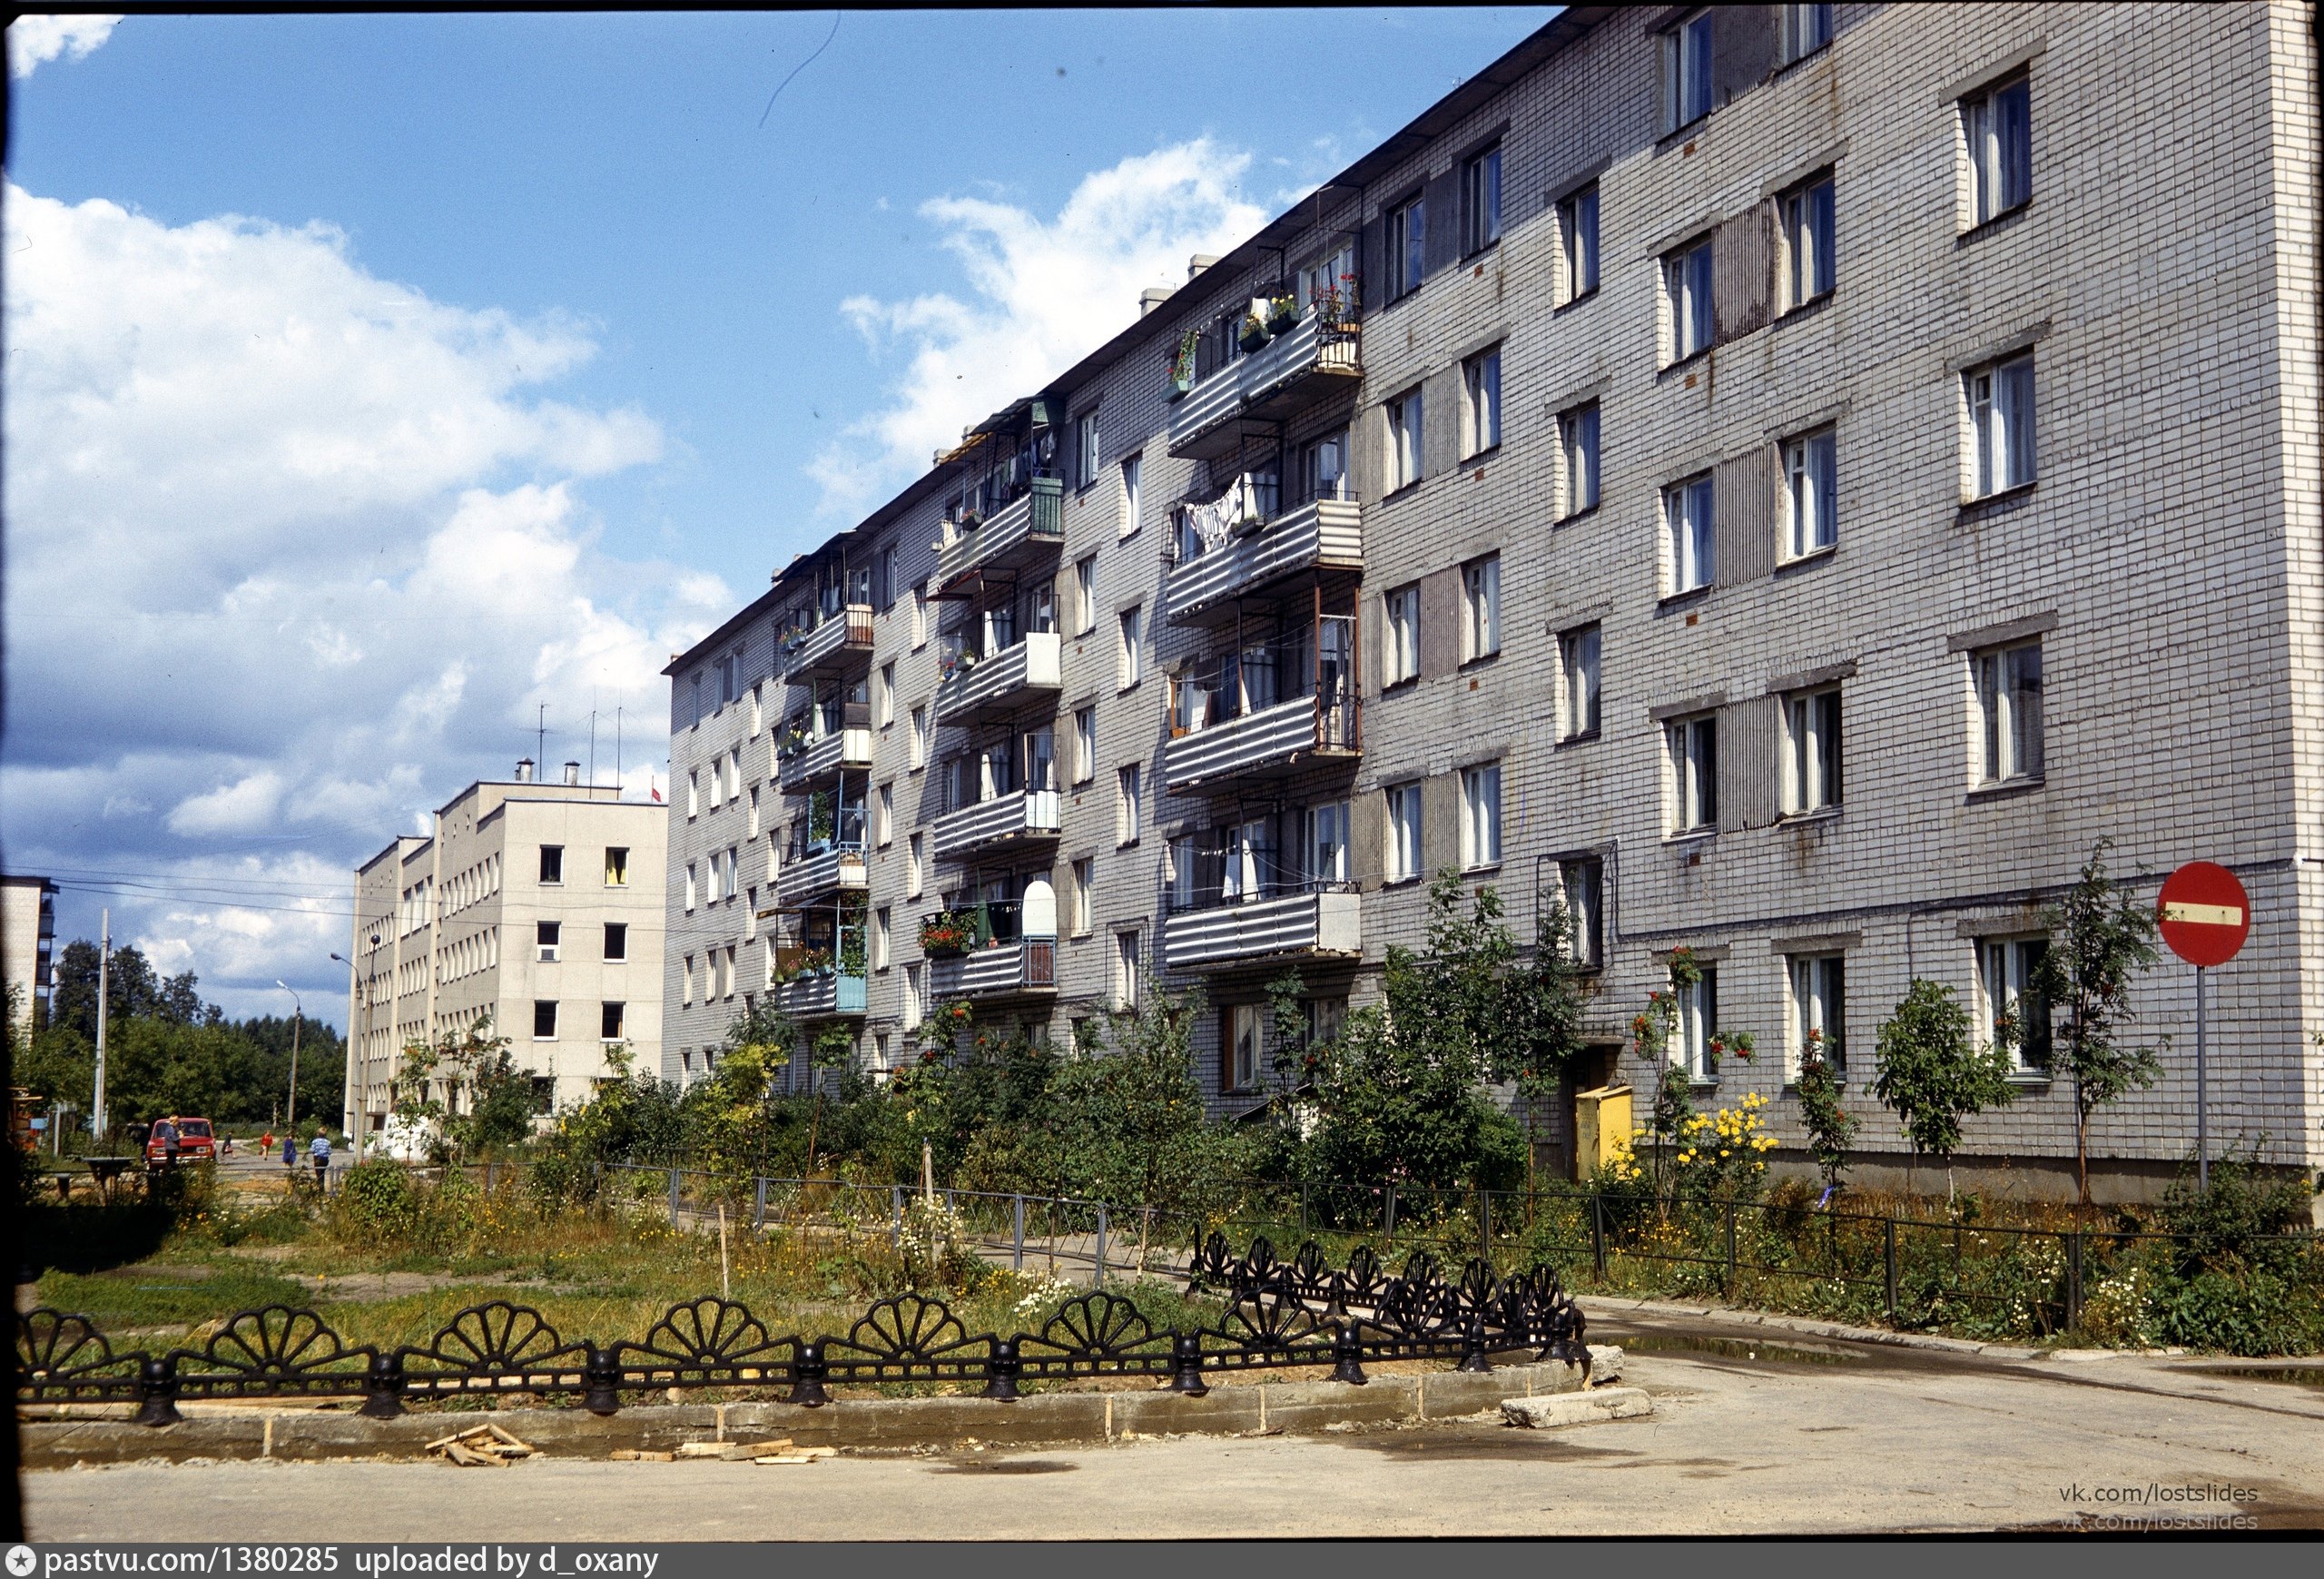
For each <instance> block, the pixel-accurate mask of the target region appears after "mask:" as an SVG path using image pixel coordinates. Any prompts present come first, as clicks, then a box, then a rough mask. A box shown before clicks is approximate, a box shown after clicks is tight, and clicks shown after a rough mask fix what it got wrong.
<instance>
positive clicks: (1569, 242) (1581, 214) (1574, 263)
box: [1557, 181, 1598, 307]
mask: <svg viewBox="0 0 2324 1579" xmlns="http://www.w3.org/2000/svg"><path fill="white" fill-rule="evenodd" d="M1597 289H1598V183H1596V182H1594V181H1593V182H1591V183H1590V184H1589V185H1588V186H1585V187H1583V188H1582V189H1581V191H1580V192H1575V193H1573V194H1572V195H1571V196H1570V197H1567V198H1565V199H1564V200H1562V201H1561V202H1559V204H1558V280H1557V304H1558V305H1559V306H1560V307H1563V306H1564V305H1565V304H1566V303H1568V302H1570V301H1581V299H1582V298H1583V297H1585V296H1588V295H1591V294H1593V293H1594V292H1595V291H1597Z"/></svg>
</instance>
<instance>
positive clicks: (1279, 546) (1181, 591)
mask: <svg viewBox="0 0 2324 1579" xmlns="http://www.w3.org/2000/svg"><path fill="white" fill-rule="evenodd" d="M1363 519H1364V509H1363V507H1362V506H1361V505H1358V504H1357V503H1356V502H1355V501H1354V499H1343V498H1324V499H1310V500H1308V501H1307V502H1306V503H1305V504H1304V505H1300V506H1298V507H1297V508H1294V509H1291V510H1288V511H1286V512H1285V513H1284V514H1282V515H1279V516H1277V517H1276V518H1275V519H1273V520H1271V521H1268V522H1265V524H1263V525H1262V526H1260V527H1259V528H1257V529H1256V531H1253V532H1250V533H1249V534H1248V535H1246V536H1238V537H1236V538H1231V539H1229V540H1228V541H1227V542H1226V543H1223V544H1221V545H1220V546H1219V547H1217V548H1211V549H1208V550H1207V551H1206V552H1204V553H1202V554H1200V555H1198V556H1196V558H1191V559H1185V560H1181V561H1179V562H1178V563H1177V564H1175V565H1172V566H1171V567H1169V569H1168V570H1167V572H1166V573H1165V574H1164V576H1163V579H1162V609H1163V617H1165V618H1167V620H1168V621H1169V622H1170V623H1171V624H1173V625H1202V624H1205V623H1207V622H1208V620H1210V619H1213V618H1216V617H1219V616H1221V615H1226V614H1232V613H1233V612H1234V604H1235V600H1236V598H1238V597H1258V596H1260V595H1262V594H1264V593H1266V592H1268V591H1269V590H1271V589H1273V588H1274V587H1275V586H1277V585H1278V584H1279V583H1281V582H1282V581H1284V580H1285V579H1286V578H1287V577H1293V576H1297V575H1301V574H1304V573H1305V572H1307V571H1310V570H1357V571H1360V570H1362V569H1363V568H1364V527H1363Z"/></svg>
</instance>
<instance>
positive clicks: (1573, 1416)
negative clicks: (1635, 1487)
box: [1501, 1387, 1654, 1430]
mask: <svg viewBox="0 0 2324 1579" xmlns="http://www.w3.org/2000/svg"><path fill="white" fill-rule="evenodd" d="M1653 1413H1654V1400H1653V1399H1651V1398H1649V1397H1648V1396H1646V1393H1645V1390H1644V1389H1643V1388H1640V1387H1597V1388H1592V1389H1591V1390H1590V1391H1589V1392H1586V1393H1563V1394H1553V1395H1549V1396H1542V1397H1533V1398H1503V1399H1502V1401H1501V1417H1502V1420H1503V1421H1505V1422H1507V1423H1508V1424H1509V1425H1512V1426H1531V1427H1533V1428H1535V1429H1537V1430H1538V1429H1541V1428H1543V1427H1547V1426H1591V1425H1595V1424H1597V1423H1598V1422H1599V1421H1600V1420H1635V1419H1639V1418H1640V1417H1642V1416H1647V1415H1651V1414H1653Z"/></svg>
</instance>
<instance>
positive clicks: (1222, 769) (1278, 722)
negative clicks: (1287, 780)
mask: <svg viewBox="0 0 2324 1579" xmlns="http://www.w3.org/2000/svg"><path fill="white" fill-rule="evenodd" d="M1360 718H1361V712H1360V709H1359V706H1358V704H1357V702H1356V700H1355V698H1354V697H1353V696H1343V697H1336V698H1334V699H1332V700H1330V701H1320V700H1318V699H1317V698H1316V697H1314V696H1295V697H1293V698H1292V699H1291V700H1290V701H1288V702H1278V703H1277V704H1275V706H1272V707H1261V708H1259V709H1257V710H1256V711H1255V712H1250V713H1246V714H1244V715H1242V716H1240V717H1237V718H1228V719H1224V720H1222V721H1221V722H1219V723H1216V724H1212V725H1206V727H1204V728H1201V729H1194V730H1188V731H1187V732H1186V733H1184V734H1181V735H1176V736H1174V737H1173V738H1172V739H1171V741H1170V743H1169V744H1168V745H1166V746H1164V747H1163V748H1162V779H1163V782H1164V784H1165V785H1167V786H1168V788H1169V791H1170V793H1171V794H1186V793H1187V792H1188V791H1190V790H1196V789H1201V788H1205V787H1207V786H1209V785H1216V784H1219V783H1222V782H1226V781H1232V780H1236V779H1251V778H1265V777H1269V776H1272V775H1279V774H1284V773H1288V772H1290V771H1292V770H1293V769H1295V768H1297V767H1301V766H1305V765H1308V764H1309V763H1310V762H1312V761H1313V760H1315V759H1316V758H1319V757H1345V758H1348V759H1350V760H1353V759H1354V757H1355V756H1356V755H1359V753H1360V752H1361V750H1362V736H1361V731H1360V728H1359V720H1360Z"/></svg>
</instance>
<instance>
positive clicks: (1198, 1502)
mask: <svg viewBox="0 0 2324 1579" xmlns="http://www.w3.org/2000/svg"><path fill="white" fill-rule="evenodd" d="M1617 1327H1627V1328H1628V1330H1627V1331H1626V1332H1624V1331H1618V1330H1617ZM1591 1336H1592V1337H1600V1336H1603V1337H1616V1338H1620V1337H1627V1338H1628V1339H1629V1340H1630V1343H1631V1344H1632V1345H1633V1346H1634V1347H1633V1348H1632V1353H1631V1357H1630V1367H1629V1373H1630V1374H1629V1378H1628V1379H1629V1380H1630V1381H1631V1382H1634V1383H1637V1384H1639V1385H1642V1386H1644V1387H1646V1388H1647V1389H1648V1390H1649V1392H1650V1393H1652V1394H1653V1395H1654V1396H1655V1399H1656V1405H1657V1413H1656V1414H1655V1416H1653V1417H1652V1418H1650V1419H1647V1420H1640V1421H1624V1422H1618V1423H1612V1424H1605V1425H1597V1426H1582V1427H1576V1428H1572V1429H1569V1430H1563V1431H1550V1432H1531V1431H1523V1430H1518V1429H1514V1428H1511V1427H1506V1426H1500V1425H1498V1424H1493V1423H1490V1422H1484V1421H1474V1422H1457V1423H1447V1424H1443V1425H1434V1426H1412V1427H1406V1428H1403V1429H1368V1430H1363V1431H1356V1432H1350V1433H1347V1434H1344V1435H1327V1436H1307V1437H1269V1438H1255V1439H1235V1438H1229V1439H1219V1438H1182V1439H1164V1440H1152V1441H1136V1442H1123V1443H1117V1444H1113V1445H1110V1446H1078V1447H1060V1448H1052V1449H1025V1450H1010V1451H1008V1452H1000V1451H989V1452H978V1451H974V1450H966V1451H962V1450H953V1451H948V1452H946V1453H943V1454H940V1455H929V1456H901V1457H856V1456H850V1457H843V1458H840V1459H835V1460H831V1461H828V1462H825V1463H821V1464H816V1465H812V1466H767V1467H761V1466H752V1465H729V1464H721V1463H704V1464H611V1463H586V1462H578V1461H574V1460H562V1461H540V1462H535V1463H530V1464H523V1465H518V1466H515V1467H513V1468H509V1469H507V1470H483V1469H477V1470H460V1469H453V1468H449V1467H447V1466H437V1465H433V1464H302V1465H285V1464H247V1463H245V1464H232V1465H208V1466H202V1465H194V1466H176V1467H162V1466H118V1467H112V1468H103V1469H84V1470H66V1471H55V1472H48V1473H43V1474H36V1475H27V1476H26V1477H25V1482H24V1488H25V1506H26V1516H27V1519H28V1522H29V1524H30V1525H31V1529H32V1532H33V1535H34V1538H35V1539H41V1540H83V1539H104V1538H117V1539H159V1538H169V1539H197V1540H207V1539H222V1540H223V1539H231V1540H251V1539H279V1538H294V1537H295V1538H305V1539H340V1540H376V1541H385V1540H407V1541H409V1540H430V1541H444V1540H453V1541H486V1540H501V1541H515V1540H524V1541H581V1540H606V1541H619V1540H625V1539H626V1540H675V1539H705V1538H708V1539H749V1538H773V1539H788V1538H799V1537H805V1538H847V1539H881V1538H899V1539H910V1538H921V1537H927V1536H931V1535H946V1536H986V1537H1043V1536H1127V1535H1154V1536H1167V1535H1182V1534H1187V1533H1190V1532H1192V1533H1200V1534H1207V1535H1258V1536H1264V1535H1483V1534H1494V1535H1521V1534H1541V1535H1549V1534H1635V1533H1645V1532H1654V1531H1661V1532H1672V1533H1699V1532H1755V1531H1819V1532H1866V1531H1889V1530H1985V1529H1995V1528H2019V1527H2027V1526H2036V1525H2053V1524H2057V1523H2060V1522H2064V1521H2071V1520H2073V1519H2074V1518H2076V1517H2079V1518H2081V1519H2083V1520H2084V1521H2085V1522H2095V1521H2099V1520H2103V1519H2107V1518H2118V1519H2119V1518H2125V1517H2127V1518H2142V1517H2143V1518H2154V1517H2163V1518H2178V1517H2184V1516H2186V1515H2189V1514H2195V1515H2202V1516H2206V1517H2208V1516H2211V1515H2221V1514H2232V1515H2244V1516H2248V1517H2250V1518H2252V1519H2254V1520H2255V1521H2256V1522H2257V1523H2258V1524H2259V1525H2260V1526H2261V1527H2264V1528H2279V1529H2280V1528H2302V1529H2319V1528H2324V1385H2319V1376H2318V1373H2317V1372H2316V1371H2315V1370H2313V1369H2311V1370H2309V1371H2307V1372H2306V1373H2305V1376H2306V1377H2307V1379H2306V1381H2305V1382H2301V1381H2298V1380H2283V1379H2275V1380H2263V1379H2258V1378H2255V1377H2239V1376H2231V1375H2221V1374H2217V1371H2216V1369H2215V1368H2211V1367H2201V1368H2199V1367H2196V1366H2194V1365H2193V1364H2191V1363H2190V1362H2183V1361H2181V1362H2165V1361H2161V1360H2150V1359H2142V1358H2131V1357H2113V1358H2106V1359H2101V1360H2097V1361H2087V1362H2080V1363H2075V1362H2070V1361H2060V1360H2055V1359H2050V1360H2039V1361H2032V1362H2013V1361H1994V1360H1991V1359H1987V1358H1981V1357H1973V1356H1962V1355H1956V1354H1930V1353H1921V1352H1913V1351H1903V1352H1899V1351H1895V1350H1883V1349H1880V1348H1878V1347H1874V1346H1862V1345H1854V1344H1847V1343H1831V1342H1822V1341H1818V1340H1809V1339H1802V1338H1798V1337H1792V1336H1789V1335H1785V1334H1779V1333H1772V1332H1768V1331H1766V1330H1764V1329H1761V1330H1758V1331H1757V1332H1753V1331H1750V1330H1748V1329H1744V1328H1719V1327H1714V1326H1711V1325H1709V1324H1706V1323H1702V1322H1679V1321H1674V1320H1671V1319H1668V1318H1649V1317H1638V1318H1634V1319H1632V1320H1630V1321H1629V1322H1626V1323H1616V1322H1601V1323H1599V1324H1597V1325H1596V1326H1594V1327H1593V1330H1592V1334H1591ZM1669 1343H1684V1344H1690V1345H1694V1346H1696V1347H1693V1348H1691V1349H1682V1348H1648V1349H1643V1350H1642V1349H1640V1347H1635V1346H1638V1345H1641V1344H1644V1345H1658V1344H1669ZM1706 1346H1707V1347H1708V1349H1709V1350H1710V1351H1717V1350H1720V1349H1727V1348H1728V1347H1730V1346H1731V1347H1732V1352H1724V1353H1722V1352H1706ZM1778 1347H1781V1348H1782V1349H1783V1350H1785V1351H1786V1356H1787V1357H1780V1358H1778V1357H1774V1356H1775V1355H1776V1354H1777V1348H1778ZM2076 1486H2079V1487H2080V1488H2081V1498H2080V1500H2078V1501H2077V1500H2075V1495H2074V1489H2073V1488H2075V1487H2076ZM2150 1487H2157V1488H2163V1489H2164V1490H2166V1491H2174V1490H2175V1489H2176V1488H2184V1487H2196V1488H2216V1489H2211V1490H2210V1491H2209V1493H2208V1495H2207V1496H2205V1497H2204V1499H2203V1500H2198V1501H2192V1502H2188V1501H2170V1502H2165V1503H2162V1504H2160V1505H2157V1504H2156V1503H2154V1502H2152V1500H2150V1499H2151V1498H2152V1495H2153V1494H2152V1492H2151V1491H2150V1490H2149V1488H2150ZM810 1491H812V1493H813V1494H815V1495H801V1494H802V1493H805V1492H810ZM1060 1494H1063V1495H1060ZM2179 1495H2186V1494H2184V1493H2180V1494H2179ZM2198 1495H2201V1493H2199V1494H2198ZM2132 1498H2135V1499H2136V1500H2127V1499H2132ZM2238 1498H2240V1499H2241V1500H2231V1499H2238ZM2113 1499H2125V1500H2113ZM1196 1510H1200V1512H1199V1515H1197V1514H1196ZM1197 1517H1198V1521H1199V1522H1197V1523H1190V1522H1189V1521H1190V1520H1196V1519H1197Z"/></svg>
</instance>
